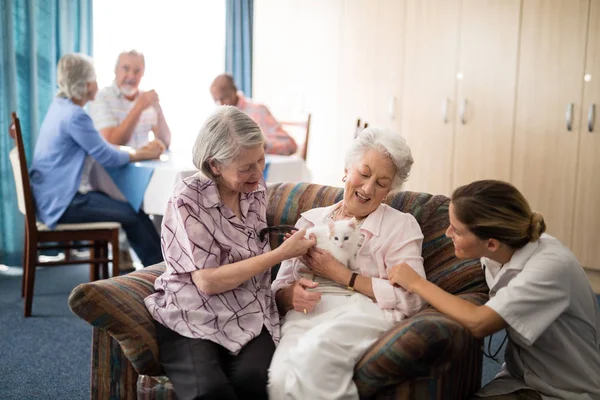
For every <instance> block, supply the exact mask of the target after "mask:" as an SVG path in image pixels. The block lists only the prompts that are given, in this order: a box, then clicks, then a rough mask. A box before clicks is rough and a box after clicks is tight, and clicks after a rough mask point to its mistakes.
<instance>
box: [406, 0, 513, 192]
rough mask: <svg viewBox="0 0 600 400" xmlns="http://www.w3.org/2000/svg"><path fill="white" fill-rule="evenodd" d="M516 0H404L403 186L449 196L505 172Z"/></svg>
mask: <svg viewBox="0 0 600 400" xmlns="http://www.w3.org/2000/svg"><path fill="white" fill-rule="evenodd" d="M520 8H521V3H520V1H519V0H463V1H462V2H459V1H416V0H415V1H407V3H406V24H405V30H406V31H405V44H404V48H405V55H404V58H405V67H404V88H403V102H402V103H403V112H402V134H403V135H404V136H405V137H406V138H407V140H408V142H409V144H410V146H411V149H412V151H413V154H414V158H415V164H414V166H413V170H412V173H411V178H410V180H409V182H408V184H407V188H408V189H410V190H416V191H425V192H430V193H441V194H445V195H450V194H451V192H452V190H453V189H454V188H455V187H457V186H459V185H462V184H465V183H468V182H472V181H474V180H477V179H483V178H495V179H504V180H508V179H510V166H511V151H512V135H513V123H514V102H515V90H516V88H515V85H516V76H517V59H518V45H519V15H520Z"/></svg>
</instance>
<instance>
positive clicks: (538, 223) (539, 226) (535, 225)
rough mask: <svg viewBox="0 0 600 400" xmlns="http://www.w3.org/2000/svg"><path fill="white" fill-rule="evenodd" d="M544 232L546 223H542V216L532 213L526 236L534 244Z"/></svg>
mask: <svg viewBox="0 0 600 400" xmlns="http://www.w3.org/2000/svg"><path fill="white" fill-rule="evenodd" d="M545 231H546V222H544V217H543V216H542V214H540V213H538V212H535V211H534V212H533V213H532V214H531V222H530V223H529V229H528V232H527V236H528V237H529V239H530V241H532V242H535V241H537V240H538V239H539V238H540V236H541V235H542V233H544V232H545Z"/></svg>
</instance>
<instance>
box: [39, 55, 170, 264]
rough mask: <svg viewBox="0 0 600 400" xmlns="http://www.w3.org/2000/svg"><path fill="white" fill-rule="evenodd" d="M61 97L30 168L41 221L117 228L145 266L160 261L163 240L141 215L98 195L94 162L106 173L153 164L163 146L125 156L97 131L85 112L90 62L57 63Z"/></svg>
mask: <svg viewBox="0 0 600 400" xmlns="http://www.w3.org/2000/svg"><path fill="white" fill-rule="evenodd" d="M57 81H58V93H57V95H56V97H55V99H54V101H53V102H52V104H51V105H50V108H49V109H48V112H47V114H46V117H45V118H44V121H43V122H42V126H41V129H40V133H39V136H38V139H37V143H36V147H35V152H34V156H33V162H32V165H31V170H30V176H31V187H32V190H33V195H34V199H35V204H36V216H37V218H38V220H40V221H42V222H43V223H44V224H46V225H47V226H49V227H50V228H52V229H53V228H54V227H55V226H56V225H57V224H59V223H61V224H68V223H80V222H81V223H86V222H119V223H120V224H121V226H122V228H123V230H124V231H125V233H126V235H127V239H128V240H129V242H130V243H131V246H132V247H133V249H134V250H135V252H136V254H137V255H138V257H139V258H140V260H141V261H142V263H143V264H144V265H152V264H155V263H158V262H160V261H162V254H161V251H160V237H159V236H158V233H157V232H156V229H154V227H153V225H152V221H150V219H149V218H148V216H147V215H146V214H144V212H143V211H139V212H136V211H134V209H133V208H132V207H131V206H130V205H129V204H128V203H126V202H123V201H119V200H115V199H112V198H110V197H109V196H107V195H106V194H105V193H102V192H99V191H94V190H93V189H92V187H91V185H90V182H89V174H90V168H91V166H92V162H93V160H96V161H97V162H98V163H99V164H100V165H102V166H104V167H118V166H122V165H125V164H127V163H129V162H132V161H141V160H148V159H155V158H158V157H159V156H160V154H161V153H162V151H163V150H164V145H162V143H160V142H154V143H150V144H148V145H147V146H145V147H143V148H140V149H137V150H134V151H131V152H127V151H121V150H119V149H117V148H116V147H114V146H112V145H110V144H109V143H108V142H106V140H104V138H103V137H102V136H101V135H100V133H99V132H98V131H97V130H96V129H95V128H94V124H93V123H92V120H91V118H90V116H89V115H88V114H87V113H86V111H85V110H84V109H83V107H84V106H85V105H86V103H87V102H88V101H90V100H93V99H94V96H95V95H96V92H97V91H98V84H97V83H96V73H95V71H94V65H93V63H92V59H91V58H90V57H89V56H86V55H85V54H66V55H64V56H63V57H61V59H60V60H59V62H58V68H57Z"/></svg>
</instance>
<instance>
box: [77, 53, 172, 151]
mask: <svg viewBox="0 0 600 400" xmlns="http://www.w3.org/2000/svg"><path fill="white" fill-rule="evenodd" d="M145 70H146V61H145V58H144V54H142V53H140V52H138V51H136V50H130V51H124V52H122V53H121V54H119V56H118V57H117V62H116V65H115V80H114V81H113V83H112V84H111V85H110V86H107V87H105V88H103V89H102V90H100V91H99V92H98V95H97V96H96V99H95V100H94V101H92V102H90V104H89V106H88V112H89V114H90V116H91V117H92V120H93V121H94V126H95V127H96V129H97V130H98V131H100V133H101V134H102V136H104V138H105V139H106V140H108V142H109V143H112V144H116V145H127V146H130V147H133V148H138V147H141V146H145V145H146V144H148V133H149V132H151V131H152V132H153V133H154V137H155V139H159V140H161V141H162V142H163V143H164V144H165V146H166V147H167V148H168V147H169V146H170V144H171V130H170V129H169V125H167V120H166V119H165V115H164V114H163V111H162V108H161V106H160V101H159V98H158V94H157V93H156V90H148V91H141V90H140V89H139V85H140V82H141V80H142V78H143V76H144V72H145Z"/></svg>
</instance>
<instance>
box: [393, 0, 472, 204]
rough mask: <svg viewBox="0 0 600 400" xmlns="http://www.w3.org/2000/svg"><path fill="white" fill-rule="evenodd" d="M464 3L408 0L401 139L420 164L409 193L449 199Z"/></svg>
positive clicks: (416, 163) (412, 175) (414, 174)
mask: <svg viewBox="0 0 600 400" xmlns="http://www.w3.org/2000/svg"><path fill="white" fill-rule="evenodd" d="M459 23H460V1H458V0H444V1H439V0H407V1H406V11H405V27H404V28H405V31H404V60H405V63H404V80H403V84H404V87H403V91H402V95H403V96H402V134H403V135H404V137H405V138H406V140H407V141H408V144H409V145H410V147H411V150H412V152H413V157H414V159H415V163H414V165H413V168H412V171H411V175H410V179H409V181H408V183H407V184H406V188H407V189H410V190H414V191H423V192H429V193H443V194H448V193H449V192H450V190H451V186H452V180H451V174H452V148H453V142H454V123H455V121H454V118H452V114H453V110H454V106H455V104H454V102H453V99H454V95H455V90H456V81H455V79H454V77H455V73H456V61H457V52H456V50H457V46H458V32H459Z"/></svg>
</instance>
